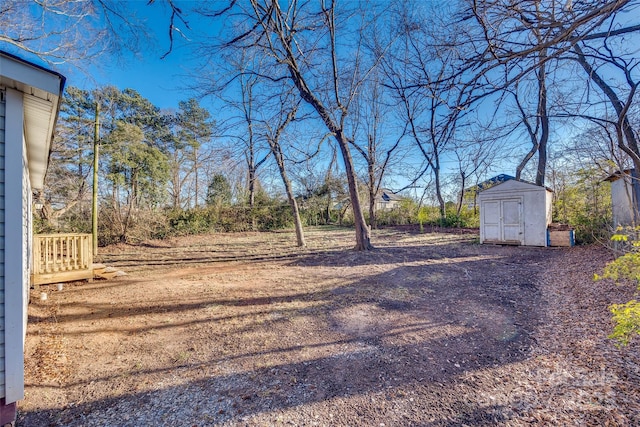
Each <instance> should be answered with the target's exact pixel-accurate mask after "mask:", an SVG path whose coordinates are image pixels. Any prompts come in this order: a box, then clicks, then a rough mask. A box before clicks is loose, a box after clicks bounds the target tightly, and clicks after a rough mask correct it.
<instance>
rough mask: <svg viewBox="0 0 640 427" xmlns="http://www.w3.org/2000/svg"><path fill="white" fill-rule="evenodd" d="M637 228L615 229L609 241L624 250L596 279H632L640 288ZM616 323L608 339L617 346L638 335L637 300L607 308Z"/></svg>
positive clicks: (639, 332) (639, 240)
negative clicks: (613, 340)
mask: <svg viewBox="0 0 640 427" xmlns="http://www.w3.org/2000/svg"><path fill="white" fill-rule="evenodd" d="M639 233H640V227H636V228H629V227H627V228H618V230H616V234H614V235H613V236H612V237H611V240H613V241H614V242H617V243H619V245H618V248H619V249H623V250H624V251H625V253H624V254H623V255H621V256H619V257H618V258H616V259H615V260H614V261H612V262H610V263H608V264H607V265H606V266H605V268H604V270H603V272H602V275H598V274H596V275H594V279H595V280H601V279H611V280H613V281H615V282H616V283H618V284H620V283H621V282H622V281H625V280H631V281H632V282H633V283H634V284H635V286H636V288H637V290H638V291H640V239H639V238H638V237H639ZM609 310H610V311H611V314H612V315H613V321H614V323H615V326H614V328H613V332H612V333H611V335H609V338H612V339H615V340H616V341H617V342H618V345H627V344H629V342H630V341H631V339H633V338H634V337H635V336H636V335H638V334H640V303H638V302H637V301H636V300H631V301H629V302H627V303H626V304H613V305H611V306H610V307H609Z"/></svg>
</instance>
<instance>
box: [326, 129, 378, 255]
mask: <svg viewBox="0 0 640 427" xmlns="http://www.w3.org/2000/svg"><path fill="white" fill-rule="evenodd" d="M335 138H336V141H337V142H338V146H339V147H340V153H341V154H342V159H343V161H344V167H345V173H346V175H347V183H348V184H349V198H350V199H351V208H352V209H353V225H354V227H355V229H356V246H355V247H354V249H355V250H357V251H368V250H371V249H373V245H372V244H371V229H370V228H369V227H368V226H367V221H366V220H365V218H364V213H363V212H362V206H361V203H360V196H359V194H358V179H357V177H356V172H355V169H354V167H353V158H352V157H351V152H350V151H349V145H348V142H347V139H346V137H345V135H344V134H343V133H342V130H339V131H338V132H336V135H335Z"/></svg>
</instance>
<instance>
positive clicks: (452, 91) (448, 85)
mask: <svg viewBox="0 0 640 427" xmlns="http://www.w3.org/2000/svg"><path fill="white" fill-rule="evenodd" d="M425 19H426V18H424V17H422V16H420V15H414V14H413V13H412V11H406V10H405V11H404V13H403V14H402V15H401V19H400V22H399V27H400V38H399V40H398V43H397V44H396V46H397V48H396V49H394V51H395V54H394V55H390V56H389V57H387V58H386V59H385V60H384V61H383V64H384V68H385V72H386V75H387V85H388V86H389V87H390V88H391V89H392V90H393V92H394V94H395V97H396V99H397V102H398V106H399V109H400V111H401V114H402V119H403V120H404V121H405V122H406V123H407V134H408V137H409V138H410V139H411V140H412V141H413V143H414V144H415V147H416V149H417V150H418V151H419V152H420V153H421V154H422V156H423V158H424V160H425V162H426V164H427V167H426V168H424V169H422V170H421V171H420V173H421V174H424V173H426V172H430V173H431V174H433V178H434V188H435V192H436V198H437V200H438V205H439V210H440V216H441V217H442V218H444V217H445V216H446V209H445V199H444V195H443V184H442V177H441V172H442V158H443V156H444V155H445V153H446V151H447V150H448V149H449V146H450V144H451V143H452V141H453V140H454V137H455V133H456V129H457V126H458V123H459V122H460V121H461V120H462V119H463V117H464V116H465V114H466V113H467V112H468V110H467V109H466V108H465V105H466V104H467V103H468V99H469V97H470V96H471V94H472V92H470V91H465V90H464V89H465V87H464V85H462V84H461V79H460V76H455V65H456V64H457V62H458V59H459V57H460V52H459V51H458V48H457V43H456V42H455V41H454V40H450V41H449V42H448V45H444V44H443V42H442V41H441V40H440V38H439V37H440V36H439V34H436V33H435V32H433V31H432V30H433V28H434V27H436V28H441V25H442V23H443V22H445V21H442V20H441V19H440V18H439V17H438V16H437V14H436V12H435V10H434V11H433V14H432V15H430V20H429V21H427V20H425ZM453 33H455V31H453ZM414 181H415V179H414Z"/></svg>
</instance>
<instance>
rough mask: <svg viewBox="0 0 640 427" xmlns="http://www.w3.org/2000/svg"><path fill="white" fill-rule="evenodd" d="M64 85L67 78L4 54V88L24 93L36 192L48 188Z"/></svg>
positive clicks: (0, 58)
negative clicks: (54, 135) (52, 151)
mask: <svg viewBox="0 0 640 427" xmlns="http://www.w3.org/2000/svg"><path fill="white" fill-rule="evenodd" d="M64 83H65V77H64V76H63V75H61V74H58V73H56V72H54V71H51V70H48V69H46V68H43V67H40V66H39V65H36V64H33V63H31V62H28V61H25V60H23V59H20V58H18V57H16V56H14V55H11V54H9V53H6V52H3V51H0V86H3V87H6V88H10V89H15V90H17V91H19V92H22V94H23V100H24V138H25V143H26V147H27V162H28V167H29V176H30V180H31V188H33V189H41V188H42V187H43V185H44V177H45V175H46V172H47V166H48V164H49V154H50V152H51V143H52V140H53V131H54V128H55V123H56V119H57V117H58V110H59V107H60V102H61V100H62V91H63V90H64Z"/></svg>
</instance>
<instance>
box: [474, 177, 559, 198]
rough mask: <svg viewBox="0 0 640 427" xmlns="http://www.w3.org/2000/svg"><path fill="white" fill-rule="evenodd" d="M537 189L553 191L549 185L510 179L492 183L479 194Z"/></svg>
mask: <svg viewBox="0 0 640 427" xmlns="http://www.w3.org/2000/svg"><path fill="white" fill-rule="evenodd" d="M510 190H511V191H539V190H546V191H549V192H553V190H552V189H550V188H549V187H545V186H541V185H537V184H534V183H532V182H528V181H522V180H518V179H510V180H508V181H504V182H501V183H499V184H496V185H494V186H493V187H490V188H487V189H486V190H482V191H481V192H480V195H482V194H491V193H498V192H501V191H510Z"/></svg>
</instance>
